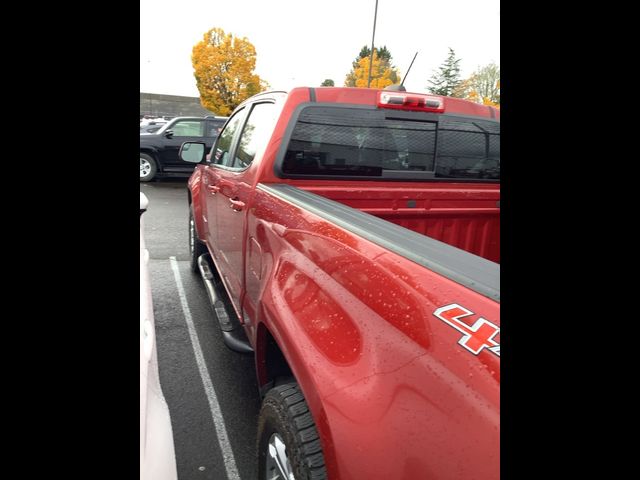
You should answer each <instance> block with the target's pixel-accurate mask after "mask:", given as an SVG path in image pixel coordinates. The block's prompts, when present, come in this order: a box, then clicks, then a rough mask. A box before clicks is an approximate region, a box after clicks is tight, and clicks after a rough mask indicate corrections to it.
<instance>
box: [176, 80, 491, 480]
mask: <svg viewBox="0 0 640 480" xmlns="http://www.w3.org/2000/svg"><path fill="white" fill-rule="evenodd" d="M377 92H378V91H377V90H367V89H348V88H318V89H316V95H317V100H318V101H322V102H327V101H342V102H348V103H363V104H372V105H375V102H376V100H377ZM275 97H277V98H276V100H277V101H278V102H280V103H279V104H281V105H282V115H281V117H280V120H279V122H278V124H277V126H276V128H275V130H274V134H273V135H272V137H271V142H270V144H269V146H268V147H267V148H266V150H265V152H264V154H263V155H262V157H261V158H256V159H255V160H254V162H253V163H252V165H251V166H250V167H249V168H248V169H247V170H245V171H244V172H239V173H238V172H228V171H226V172H221V171H220V169H216V168H215V167H211V166H198V167H197V169H196V173H195V174H194V176H193V177H192V179H191V181H190V184H189V186H190V189H191V191H192V195H193V202H194V204H197V206H195V205H194V211H195V212H196V222H197V223H198V225H197V228H198V232H200V234H201V238H207V239H209V240H208V242H207V243H208V247H209V249H210V250H211V251H212V253H213V254H214V257H215V258H216V265H217V267H218V269H219V270H220V273H221V274H223V277H225V278H226V280H225V287H226V288H227V292H228V293H229V294H230V296H231V297H232V301H233V304H234V306H235V308H236V310H237V311H238V313H240V311H241V310H244V311H246V313H247V314H248V316H249V318H250V319H251V324H246V325H245V327H246V329H247V333H248V336H249V338H250V340H251V342H252V343H253V345H254V348H255V350H256V352H257V353H256V355H257V358H256V365H257V368H258V376H259V381H260V383H261V384H262V383H264V382H265V381H266V378H265V370H264V364H263V361H264V359H263V358H261V357H260V355H261V354H262V352H263V351H264V348H263V346H262V345H261V343H260V342H262V341H263V339H264V335H263V334H264V331H265V329H266V330H268V331H269V332H270V333H271V335H272V336H273V338H274V339H275V340H276V342H277V344H278V345H279V347H280V349H281V350H282V352H283V354H284V356H285V358H286V360H287V361H288V363H289V365H290V367H291V369H292V370H293V373H294V375H295V377H296V379H297V381H298V382H299V383H300V385H301V388H302V390H303V392H304V394H305V397H306V399H307V401H308V403H309V406H310V409H311V412H312V414H313V417H314V419H315V421H316V424H317V426H318V430H319V432H320V435H321V441H322V445H323V450H324V455H325V460H326V463H327V469H328V472H329V476H330V478H332V479H342V480H361V479H390V478H393V479H406V480H409V479H411V480H413V479H447V480H449V479H450V480H454V479H456V480H457V479H461V478H468V479H472V478H473V479H479V480H490V479H491V480H495V479H497V478H499V430H500V417H499V410H500V408H499V404H500V401H499V393H500V358H499V357H498V356H497V355H495V354H494V353H493V352H491V351H488V350H487V349H483V350H481V351H480V352H479V354H477V355H474V354H473V353H471V352H470V351H468V350H466V349H465V348H463V346H461V345H460V344H459V343H458V342H459V341H460V340H461V338H462V336H463V335H464V333H461V332H466V329H465V328H461V330H458V329H456V328H452V326H451V325H449V324H447V323H446V322H444V321H443V320H441V319H439V318H437V317H436V316H435V315H434V311H435V310H436V309H438V308H440V307H443V306H445V305H450V304H459V305H460V306H463V307H464V308H465V309H467V310H469V311H470V312H473V315H469V316H467V317H464V318H460V320H459V321H460V322H464V323H465V324H467V325H469V326H471V325H473V324H474V323H475V322H476V321H477V320H478V319H479V318H480V317H482V318H484V319H486V320H487V321H489V322H491V323H492V324H495V325H496V326H498V327H499V325H500V306H499V304H498V303H496V302H495V301H493V300H490V299H488V298H486V297H484V296H482V295H480V294H478V293H476V292H474V291H471V290H469V289H468V288H466V287H464V286H462V285H460V284H457V283H455V282H453V281H451V280H449V279H447V278H444V277H442V276H441V275H439V274H437V273H434V272H432V271H430V270H428V269H426V268H425V267H423V266H421V265H418V264H415V263H413V262H411V261H409V260H407V259H405V258H403V257H401V256H399V255H397V254H395V253H392V252H390V251H388V250H386V249H384V248H383V247H380V246H378V245H375V244H373V243H371V242H369V241H367V240H365V239H363V238H361V237H358V236H356V235H354V234H352V233H350V232H348V231H346V230H344V229H342V228H340V227H338V226H336V225H334V224H331V223H329V222H328V221H326V220H323V219H322V218H320V217H317V216H316V215H314V214H311V213H309V212H307V211H303V210H302V209H301V208H299V207H297V206H294V205H292V204H289V203H287V202H285V201H283V200H281V199H279V198H277V197H275V196H273V195H270V194H269V193H267V192H265V191H264V190H260V189H256V188H255V185H256V184H257V183H258V182H262V183H267V184H268V183H272V182H273V183H289V184H293V185H296V186H298V187H299V188H302V189H305V190H307V191H310V192H313V193H316V194H318V195H322V196H325V197H327V198H330V199H333V200H336V201H339V202H341V203H344V204H346V205H349V206H352V207H354V208H358V209H360V210H362V211H365V212H367V213H370V214H372V215H376V216H379V217H380V218H384V219H386V220H389V221H392V222H394V223H397V224H399V225H402V226H404V227H407V228H410V229H412V230H415V231H418V232H420V233H425V234H427V235H429V236H432V237H434V238H437V239H439V240H442V241H445V242H447V243H450V244H452V245H454V246H457V247H459V248H463V249H465V250H468V251H470V252H473V253H476V254H478V255H482V256H484V257H485V258H488V259H490V260H493V261H499V249H500V245H499V229H500V221H499V209H498V207H497V201H498V200H499V198H500V187H499V184H495V183H493V184H486V183H485V184H472V183H457V184H456V183H451V184H449V183H440V182H438V183H435V182H434V183H428V182H425V183H419V184H416V183H410V182H406V183H403V182H363V181H339V180H331V181H321V180H313V181H311V180H282V179H279V178H277V177H275V176H274V173H273V162H274V160H275V156H276V152H277V150H278V148H279V146H280V140H281V139H282V136H283V133H284V129H285V127H286V125H287V123H288V119H289V116H290V114H291V112H292V111H293V109H294V108H295V107H296V106H297V105H298V104H299V103H300V102H305V101H308V100H309V93H308V89H306V88H304V89H295V90H293V91H292V92H291V93H290V94H289V95H288V96H286V95H284V94H277V95H275ZM444 105H445V110H446V112H447V113H451V112H456V113H463V114H464V113H467V114H475V115H483V116H485V117H490V112H489V109H488V108H487V107H485V106H482V105H476V104H470V103H469V102H466V101H462V100H457V99H450V98H445V99H444ZM498 116H499V112H498ZM207 175H208V178H209V180H208V181H209V182H211V181H212V180H215V179H217V180H215V181H216V182H218V183H219V184H220V186H221V189H220V190H219V191H218V192H217V193H215V194H213V193H212V192H211V191H210V190H208V189H206V188H204V187H200V186H199V183H198V182H202V181H203V179H204V178H207ZM212 195H213V196H215V199H214V200H212V199H211V198H210V197H211V196H212ZM207 196H209V197H207ZM232 197H233V198H234V199H238V200H240V201H242V202H243V203H244V208H243V209H242V210H241V211H235V210H233V209H231V208H230V206H229V205H227V203H229V198H232ZM207 198H208V199H207ZM409 200H414V201H415V207H409V206H408V203H407V202H408V201H409ZM211 205H221V207H211ZM206 208H216V209H217V210H216V212H217V214H216V215H217V216H216V217H215V218H216V220H215V221H216V222H218V223H217V224H216V225H215V226H214V225H212V224H211V222H209V223H207V224H205V223H204V221H203V218H204V217H206V216H207V215H208V213H207V212H206V211H204V210H206ZM223 210H224V211H223ZM212 218H213V217H212ZM214 228H216V229H217V230H216V231H215V232H214V230H213V229H214ZM207 229H208V234H207V233H205V231H206V230H207ZM203 235H204V236H203ZM212 235H217V237H216V238H217V239H218V240H221V236H222V235H224V236H225V238H226V239H227V240H226V243H225V241H217V242H214V241H211V239H212V238H213V237H212ZM231 236H232V237H233V238H234V239H235V240H234V241H233V242H231V241H230V240H229V239H230V238H231ZM221 250H223V251H221ZM223 257H224V259H223ZM232 269H233V270H232ZM485 334H486V332H485V331H484V330H483V331H482V332H480V333H479V334H478V338H479V337H480V336H482V335H485ZM485 336H486V335H485ZM472 340H473V341H476V340H477V338H476V337H474V338H473V339H472ZM493 340H495V342H497V343H499V341H500V337H499V333H498V334H497V336H495V337H493Z"/></svg>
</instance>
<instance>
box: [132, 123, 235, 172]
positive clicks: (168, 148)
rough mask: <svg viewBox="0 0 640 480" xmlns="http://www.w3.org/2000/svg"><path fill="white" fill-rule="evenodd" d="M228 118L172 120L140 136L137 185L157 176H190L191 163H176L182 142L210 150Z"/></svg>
mask: <svg viewBox="0 0 640 480" xmlns="http://www.w3.org/2000/svg"><path fill="white" fill-rule="evenodd" d="M227 118H228V117H214V116H207V117H204V118H203V117H176V118H174V119H173V120H171V121H169V122H168V123H166V124H164V125H163V126H162V127H161V128H160V130H158V131H157V132H155V133H153V134H151V135H140V181H141V182H148V181H149V180H151V179H153V178H155V177H157V176H166V175H180V176H187V177H188V176H189V175H191V174H192V173H193V168H194V165H193V163H187V162H183V161H182V160H180V158H179V157H178V152H179V150H180V146H181V145H182V144H183V143H184V142H194V141H195V142H205V144H206V146H207V150H210V149H211V147H212V146H213V143H214V142H215V140H216V138H217V137H218V133H219V132H220V130H221V129H222V126H223V125H224V123H225V122H226V121H227Z"/></svg>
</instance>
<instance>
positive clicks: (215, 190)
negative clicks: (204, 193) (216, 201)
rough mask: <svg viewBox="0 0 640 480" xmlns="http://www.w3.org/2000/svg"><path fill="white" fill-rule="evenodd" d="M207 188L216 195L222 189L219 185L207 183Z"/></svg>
mask: <svg viewBox="0 0 640 480" xmlns="http://www.w3.org/2000/svg"><path fill="white" fill-rule="evenodd" d="M207 188H208V189H209V192H211V193H213V194H214V195H215V194H216V193H218V192H219V191H220V187H219V186H217V185H207Z"/></svg>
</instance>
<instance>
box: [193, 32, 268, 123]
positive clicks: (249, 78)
mask: <svg viewBox="0 0 640 480" xmlns="http://www.w3.org/2000/svg"><path fill="white" fill-rule="evenodd" d="M191 63H192V64H193V75H194V76H195V78H196V85H197V86H198V91H199V92H200V103H201V104H202V106H203V107H205V108H207V109H209V110H211V111H212V112H215V113H216V114H218V115H222V116H226V115H229V114H230V113H231V112H232V111H233V109H234V108H236V107H237V106H238V105H239V104H240V103H242V102H243V101H244V100H246V99H247V98H249V97H251V96H253V95H255V94H256V93H260V92H262V91H264V90H266V88H267V87H268V84H267V83H266V82H265V81H263V80H262V79H260V77H259V76H258V75H256V74H255V73H253V70H254V69H255V66H256V49H255V47H254V46H253V45H252V44H251V42H249V40H247V38H246V37H243V38H237V37H234V36H233V35H232V34H231V33H225V32H224V30H223V29H221V28H212V29H211V30H209V31H208V32H207V33H205V34H204V37H203V39H202V41H200V42H198V43H197V44H196V45H195V46H194V47H193V51H192V55H191Z"/></svg>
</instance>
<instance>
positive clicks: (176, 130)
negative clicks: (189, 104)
mask: <svg viewBox="0 0 640 480" xmlns="http://www.w3.org/2000/svg"><path fill="white" fill-rule="evenodd" d="M171 130H173V136H174V137H203V136H204V122H203V121H202V120H181V121H179V122H176V123H175V124H174V125H173V126H172V127H171Z"/></svg>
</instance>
